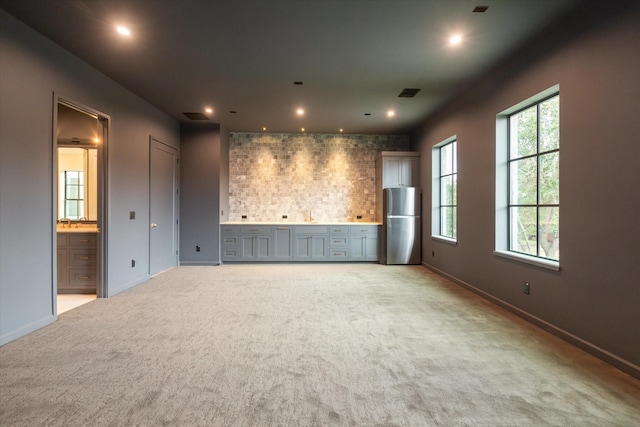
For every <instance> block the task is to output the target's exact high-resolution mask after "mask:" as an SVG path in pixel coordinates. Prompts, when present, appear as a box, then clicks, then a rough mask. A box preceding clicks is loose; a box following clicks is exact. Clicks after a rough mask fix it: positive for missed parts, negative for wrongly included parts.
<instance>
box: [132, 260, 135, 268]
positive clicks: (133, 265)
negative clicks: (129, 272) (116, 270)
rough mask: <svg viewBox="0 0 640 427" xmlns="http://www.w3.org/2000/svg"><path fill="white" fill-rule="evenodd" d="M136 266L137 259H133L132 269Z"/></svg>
mask: <svg viewBox="0 0 640 427" xmlns="http://www.w3.org/2000/svg"><path fill="white" fill-rule="evenodd" d="M135 266H136V260H135V259H132V260H131V268H133V267H135Z"/></svg>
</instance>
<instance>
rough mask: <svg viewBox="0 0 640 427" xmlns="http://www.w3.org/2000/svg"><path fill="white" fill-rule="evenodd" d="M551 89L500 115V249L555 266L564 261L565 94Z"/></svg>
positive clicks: (498, 239) (497, 216)
mask: <svg viewBox="0 0 640 427" xmlns="http://www.w3.org/2000/svg"><path fill="white" fill-rule="evenodd" d="M552 89H555V90H551V94H549V93H548V92H545V93H542V94H540V95H539V96H538V97H534V98H532V99H531V100H529V102H525V103H524V104H522V103H521V104H519V105H518V106H517V107H514V108H513V109H512V110H510V111H508V112H506V113H503V114H501V115H498V127H497V130H498V146H497V150H496V151H497V155H498V156H499V157H502V159H500V158H498V159H497V165H498V170H497V174H496V177H497V182H496V195H497V197H496V207H497V213H496V250H497V251H498V252H501V251H502V252H506V253H507V254H511V255H513V256H516V257H521V259H523V260H525V261H527V259H528V260H529V261H531V260H534V262H533V263H535V260H538V261H541V262H543V263H547V265H549V266H551V267H552V268H553V267H559V264H558V263H559V260H560V190H559V187H560V96H559V94H558V90H557V87H555V88H552ZM500 133H502V134H503V135H502V137H500ZM501 144H502V145H503V146H502V147H501ZM500 200H502V203H500ZM505 229H506V230H505ZM501 230H505V231H506V233H503V232H502V231H501Z"/></svg>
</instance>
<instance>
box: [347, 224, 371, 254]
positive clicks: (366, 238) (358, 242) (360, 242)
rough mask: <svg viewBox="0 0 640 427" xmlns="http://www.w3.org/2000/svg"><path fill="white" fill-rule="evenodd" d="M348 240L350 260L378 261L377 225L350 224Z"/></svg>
mask: <svg viewBox="0 0 640 427" xmlns="http://www.w3.org/2000/svg"><path fill="white" fill-rule="evenodd" d="M349 241H350V244H349V251H350V253H351V260H352V261H356V260H361V261H378V228H377V226H375V225H352V226H351V233H350V240H349Z"/></svg>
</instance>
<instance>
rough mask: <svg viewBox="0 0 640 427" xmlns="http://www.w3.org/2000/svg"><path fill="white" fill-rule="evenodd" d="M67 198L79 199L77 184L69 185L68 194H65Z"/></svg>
mask: <svg viewBox="0 0 640 427" xmlns="http://www.w3.org/2000/svg"><path fill="white" fill-rule="evenodd" d="M65 197H66V198H67V199H77V198H78V187H77V186H75V185H67V194H66V195H65Z"/></svg>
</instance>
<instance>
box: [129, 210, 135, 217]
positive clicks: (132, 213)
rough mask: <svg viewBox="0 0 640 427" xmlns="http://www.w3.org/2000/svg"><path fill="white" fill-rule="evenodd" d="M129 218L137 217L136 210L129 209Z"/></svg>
mask: <svg viewBox="0 0 640 427" xmlns="http://www.w3.org/2000/svg"><path fill="white" fill-rule="evenodd" d="M129 219H136V211H129Z"/></svg>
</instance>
